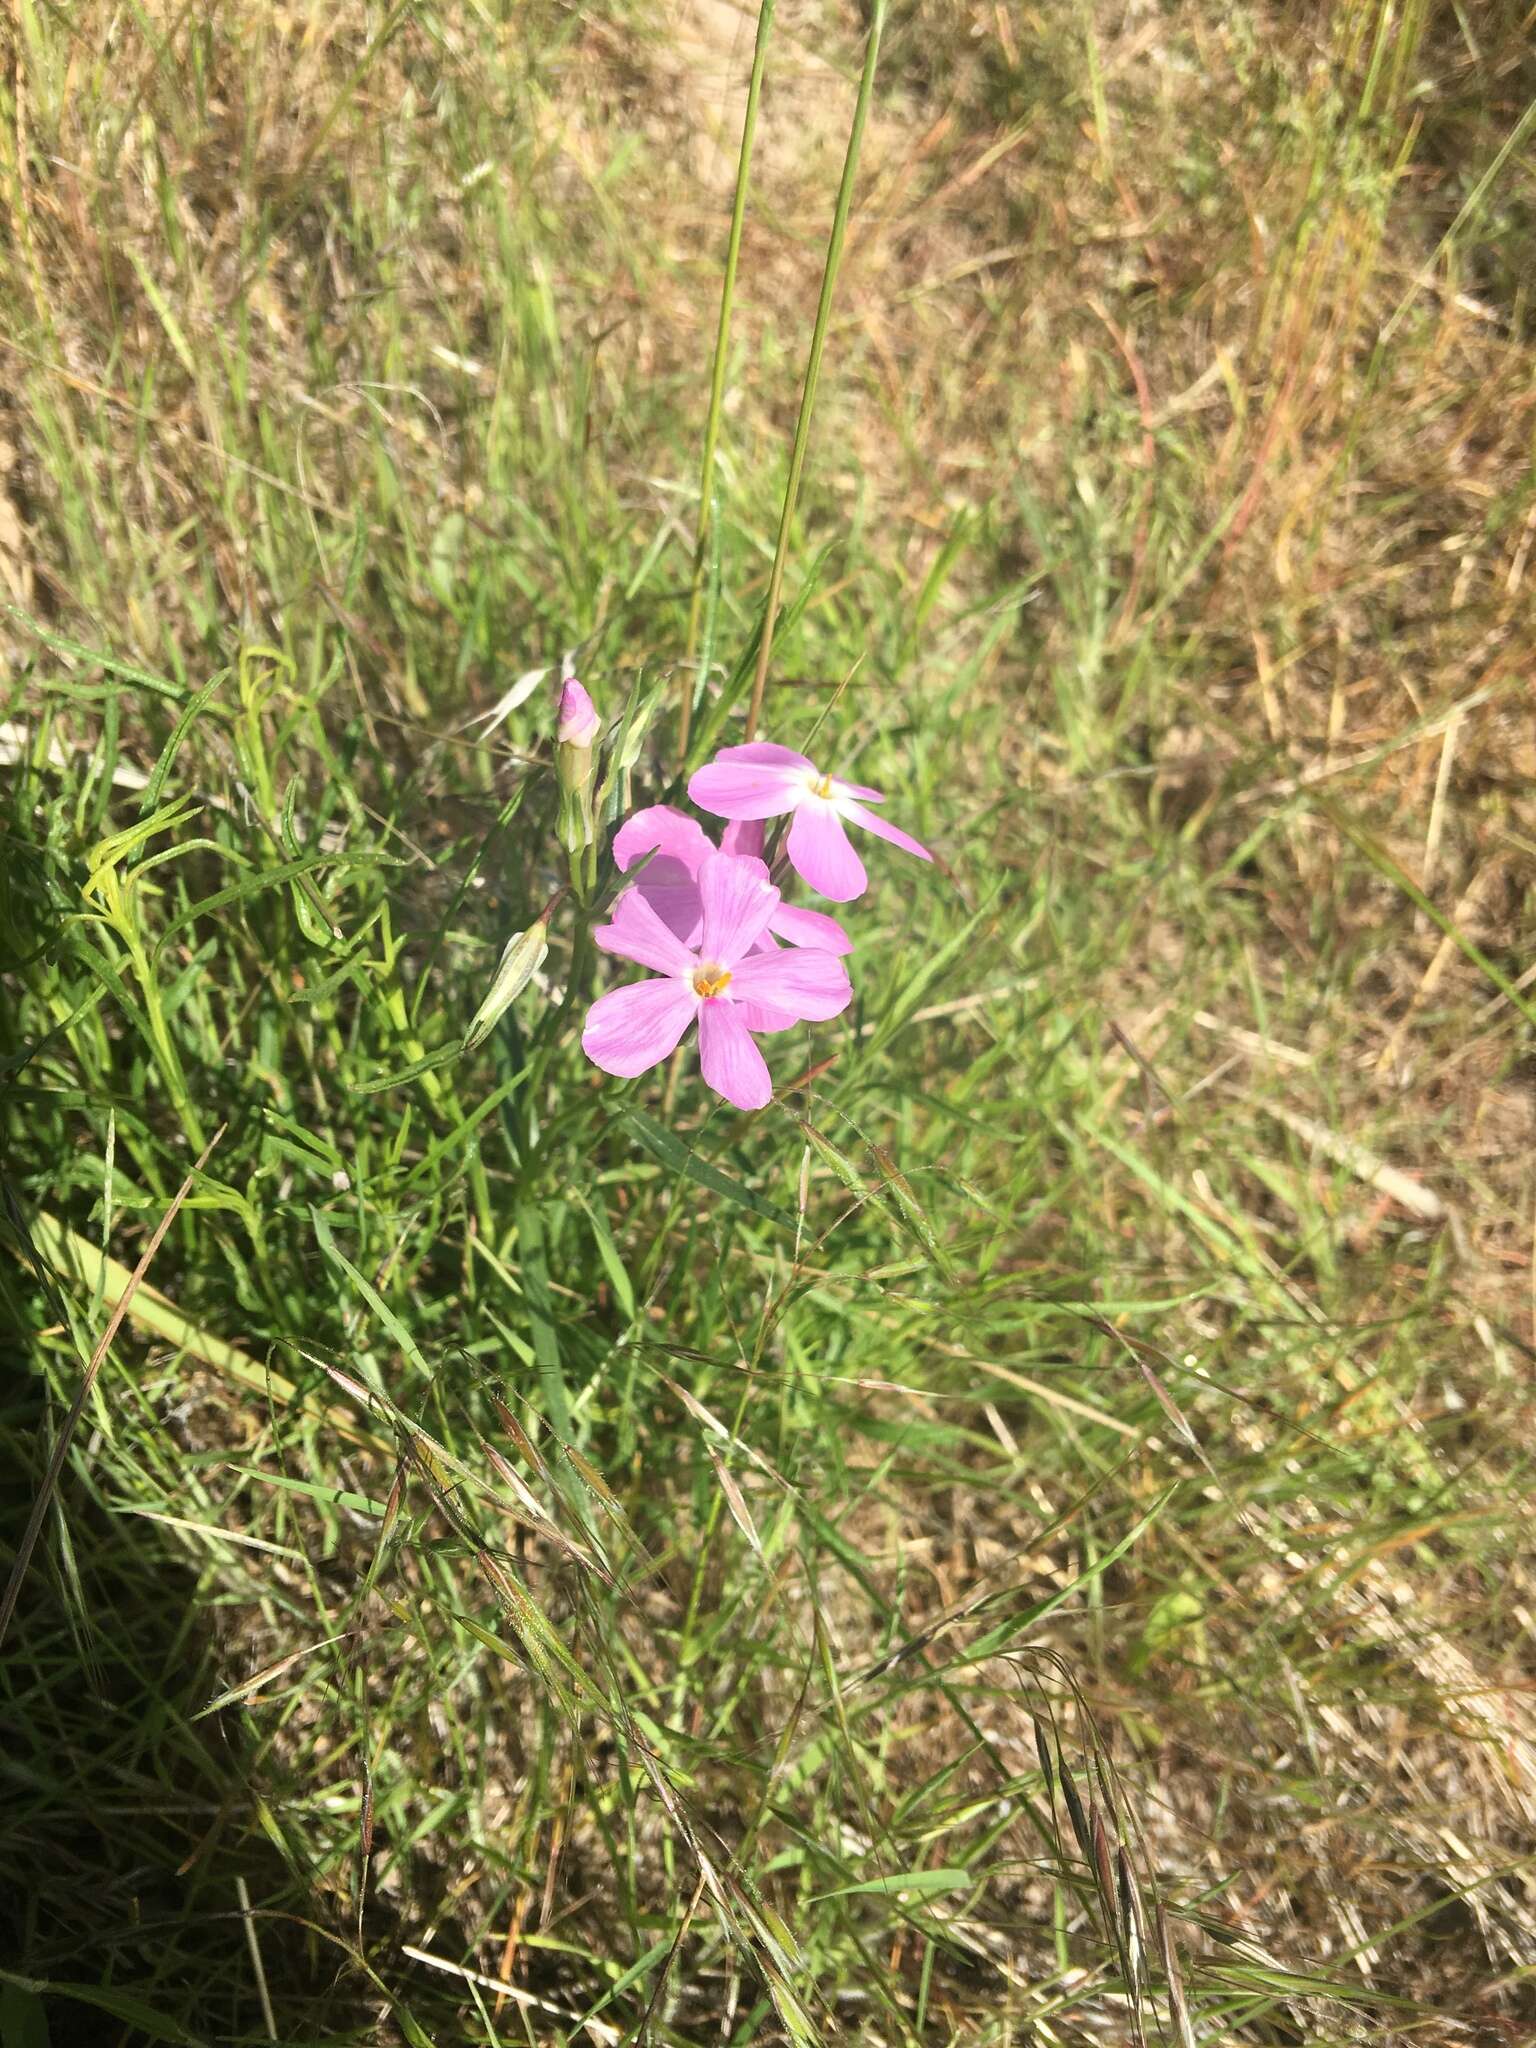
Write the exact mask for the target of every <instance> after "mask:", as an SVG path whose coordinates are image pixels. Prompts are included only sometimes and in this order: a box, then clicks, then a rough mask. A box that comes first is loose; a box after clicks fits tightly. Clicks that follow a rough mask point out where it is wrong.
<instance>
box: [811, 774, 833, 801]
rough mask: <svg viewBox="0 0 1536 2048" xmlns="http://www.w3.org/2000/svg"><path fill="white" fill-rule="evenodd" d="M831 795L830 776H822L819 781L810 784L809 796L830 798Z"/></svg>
mask: <svg viewBox="0 0 1536 2048" xmlns="http://www.w3.org/2000/svg"><path fill="white" fill-rule="evenodd" d="M831 794H832V778H831V776H830V775H823V776H822V777H821V779H820V780H819V781H815V782H812V784H811V795H812V796H830V795H831Z"/></svg>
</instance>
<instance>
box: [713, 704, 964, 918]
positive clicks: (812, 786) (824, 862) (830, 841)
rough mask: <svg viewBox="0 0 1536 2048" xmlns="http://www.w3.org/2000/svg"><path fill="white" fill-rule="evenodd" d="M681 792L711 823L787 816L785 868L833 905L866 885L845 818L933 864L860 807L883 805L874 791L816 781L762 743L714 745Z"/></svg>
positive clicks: (789, 754)
mask: <svg viewBox="0 0 1536 2048" xmlns="http://www.w3.org/2000/svg"><path fill="white" fill-rule="evenodd" d="M688 794H689V795H690V796H691V797H692V798H693V800H694V802H695V803H696V804H697V805H698V806H699V809H700V810H701V811H713V812H714V814H715V816H716V817H717V818H733V819H752V818H777V817H781V816H783V814H784V813H785V812H788V813H790V820H791V822H790V827H789V837H788V839H787V841H786V842H785V845H786V850H787V852H788V854H789V860H790V865H791V867H793V868H794V870H795V872H796V874H798V875H803V876H804V877H805V879H806V881H808V882H809V883H810V885H811V887H812V888H813V889H818V890H820V892H821V894H822V895H823V896H830V897H831V899H832V901H833V902H834V903H851V902H852V901H853V899H854V897H855V896H862V895H863V893H864V890H865V888H866V886H867V882H868V877H867V876H866V875H865V873H864V863H863V862H862V861H861V860H860V859H859V856H858V855H857V854H856V853H855V852H854V850H853V848H852V847H851V846H850V845H849V843H848V834H847V833H846V832H845V831H844V830H843V824H844V820H845V819H851V820H852V822H853V823H854V824H855V825H862V826H863V827H864V828H865V830H866V831H869V832H873V833H875V834H876V835H877V836H878V837H879V838H881V839H889V840H890V842H891V844H892V845H893V846H900V847H903V848H905V850H906V851H907V852H908V853H915V854H916V855H917V857H918V859H919V860H932V859H933V855H932V854H931V853H930V852H929V851H928V849H927V847H926V846H923V845H920V844H919V842H918V841H917V840H915V839H914V838H912V836H911V834H910V833H907V832H903V831H901V830H900V829H899V828H898V827H897V826H895V825H892V824H889V823H888V822H887V821H886V820H885V819H884V818H882V817H880V816H879V814H878V813H877V812H875V811H871V810H866V809H865V806H866V805H867V804H883V803H884V802H885V798H884V797H883V796H882V795H881V794H880V792H879V790H878V789H863V788H861V787H860V786H859V784H858V783H856V782H840V781H838V779H837V777H836V776H833V775H824V774H823V773H822V771H821V770H820V769H819V768H818V767H817V766H816V764H815V762H814V761H808V760H807V759H806V757H805V755H804V754H797V753H796V752H795V751H794V749H793V748H792V747H778V746H774V745H773V744H772V743H771V742H770V741H766V740H755V741H753V742H752V743H751V744H750V745H749V746H745V747H722V748H721V749H720V751H719V753H718V754H716V756H715V758H714V760H713V761H710V762H708V763H707V764H706V765H705V766H704V767H703V768H700V769H699V770H698V771H697V773H696V774H695V775H694V777H693V779H692V781H691V782H690V783H689V784H688Z"/></svg>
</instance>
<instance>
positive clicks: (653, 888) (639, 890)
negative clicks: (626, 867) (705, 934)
mask: <svg viewBox="0 0 1536 2048" xmlns="http://www.w3.org/2000/svg"><path fill="white" fill-rule="evenodd" d="M631 893H633V894H634V895H637V896H643V897H644V898H645V900H646V902H647V903H648V904H649V905H650V907H651V909H652V910H654V911H655V913H656V915H657V916H658V917H659V918H660V919H661V921H662V923H663V924H664V925H665V926H666V928H667V930H668V931H669V932H670V933H671V934H672V936H673V938H675V939H680V940H681V941H682V943H683V944H684V945H685V946H687V947H688V948H689V949H690V950H691V949H692V947H693V946H694V945H695V943H696V942H697V940H698V936H699V923H700V920H701V919H702V917H703V915H704V907H703V904H702V903H701V901H700V899H699V885H698V882H697V880H696V879H695V877H694V876H693V874H692V873H691V872H690V871H689V869H687V868H685V867H684V866H683V864H682V862H681V861H680V860H675V859H674V858H673V857H672V855H671V854H670V853H658V854H657V855H656V857H655V859H654V860H650V861H647V863H646V865H645V866H644V867H643V868H642V869H641V871H640V873H639V874H638V875H637V876H636V878H635V880H634V881H633V882H632V883H631V884H630V888H629V889H627V890H626V891H625V895H629V894H631ZM623 900H624V899H623V897H620V899H619V902H620V903H622V902H623ZM613 914H614V921H615V922H616V923H620V924H622V922H623V913H622V911H621V910H620V909H619V907H618V905H615V906H614V913H613Z"/></svg>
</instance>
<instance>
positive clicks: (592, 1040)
mask: <svg viewBox="0 0 1536 2048" xmlns="http://www.w3.org/2000/svg"><path fill="white" fill-rule="evenodd" d="M698 891H699V900H700V906H701V916H700V923H699V934H698V939H697V942H696V944H694V945H688V944H685V943H684V941H683V940H682V939H680V938H679V937H678V936H677V934H676V933H675V932H674V931H671V930H669V929H668V927H667V925H666V924H665V923H663V921H662V919H661V918H660V917H659V916H658V915H657V913H656V911H654V910H653V909H652V908H651V906H650V904H649V903H648V902H647V900H646V897H645V895H644V892H643V891H642V890H641V889H639V888H633V889H626V890H625V892H624V894H623V895H622V896H621V897H620V898H619V901H618V903H617V905H616V906H615V908H614V914H613V920H612V922H611V923H609V924H606V925H603V926H602V927H601V928H600V929H599V930H598V932H597V933H596V938H597V943H598V944H599V946H601V947H602V949H603V951H604V952H605V953H616V954H618V956H619V957H620V958H621V959H624V960H634V961H638V963H639V964H640V966H642V967H654V968H655V969H656V977H657V978H656V979H654V980H650V981H633V982H630V983H629V984H628V985H627V986H626V987H624V988H615V989H610V990H609V991H608V993H607V995H604V996H599V997H598V999H597V1001H596V1002H595V1003H594V1004H593V1005H592V1007H591V1009H590V1010H589V1011H588V1012H587V1021H586V1024H585V1025H584V1026H583V1029H582V1034H581V1043H582V1048H583V1050H584V1051H585V1053H586V1055H587V1057H588V1059H590V1060H591V1061H592V1063H593V1064H594V1066H599V1067H601V1068H602V1070H603V1072H604V1073H605V1074H620V1075H624V1076H629V1075H634V1074H643V1073H646V1072H647V1071H648V1070H649V1069H650V1068H652V1067H654V1066H656V1065H658V1064H659V1063H660V1062H661V1061H662V1060H664V1059H665V1058H666V1057H667V1055H668V1054H669V1053H670V1052H671V1051H672V1050H673V1048H674V1047H675V1046H676V1045H677V1044H678V1042H679V1041H680V1039H681V1038H682V1036H683V1033H684V1032H685V1031H686V1030H687V1029H688V1026H689V1025H690V1024H691V1023H692V1022H693V1021H694V1019H695V1018H697V1019H698V1024H699V1062H700V1065H701V1066H702V1068H703V1072H704V1079H705V1080H706V1081H707V1082H708V1083H709V1085H710V1087H711V1088H713V1089H714V1091H715V1093H716V1094H717V1095H723V1096H724V1097H725V1099H726V1101H727V1102H730V1103H734V1105H735V1106H736V1108H737V1109H761V1108H762V1107H763V1105H764V1103H765V1102H767V1101H768V1100H769V1099H770V1098H771V1097H772V1094H773V1082H772V1081H771V1080H770V1078H769V1075H768V1068H767V1066H766V1065H765V1064H764V1061H763V1056H762V1054H761V1053H760V1052H759V1051H758V1049H757V1046H756V1044H755V1043H754V1040H753V1033H754V1032H765V1031H783V1030H787V1029H788V1027H789V1026H790V1025H791V1024H795V1023H799V1022H801V1021H817V1022H819V1021H821V1020H823V1019H825V1018H828V1017H835V1016H837V1015H838V1013H839V1011H841V1010H845V1009H846V1008H847V1007H848V1005H849V1003H850V1002H851V1001H852V1000H853V991H852V989H851V988H850V987H849V985H848V970H847V968H846V967H844V965H843V963H842V962H841V960H838V959H835V958H834V957H833V955H832V954H830V953H824V952H821V951H819V950H818V949H816V948H814V947H810V946H804V947H799V946H796V947H786V948H779V947H775V948H773V950H772V951H770V952H766V953H756V952H754V951H753V950H752V949H753V947H754V946H755V945H756V944H757V942H758V940H759V939H760V938H761V937H762V935H763V933H764V932H765V931H766V930H767V929H768V923H769V920H770V919H771V918H772V916H773V914H774V912H775V911H776V910H777V908H778V905H779V892H778V890H777V889H775V888H774V886H773V884H772V883H771V882H770V881H769V880H768V879H767V877H766V874H765V873H764V870H763V866H762V863H761V862H760V861H755V860H744V859H741V858H739V857H737V856H736V855H733V854H729V853H714V852H711V853H709V854H708V855H707V856H706V857H705V858H704V860H703V861H701V862H700V864H699V870H698Z"/></svg>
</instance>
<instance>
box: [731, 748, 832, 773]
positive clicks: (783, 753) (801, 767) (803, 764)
mask: <svg viewBox="0 0 1536 2048" xmlns="http://www.w3.org/2000/svg"><path fill="white" fill-rule="evenodd" d="M715 759H716V760H717V761H745V762H747V763H748V764H749V765H750V766H752V767H755V768H792V769H793V770H794V772H795V774H797V775H814V774H815V773H816V763H815V762H814V761H812V760H810V759H809V758H808V757H807V756H806V755H804V754H797V753H796V752H795V750H794V748H793V747H781V746H780V745H779V744H778V742H777V741H776V740H748V741H747V742H746V744H745V745H744V746H739V747H721V748H720V750H719V751H718V753H717V754H716V755H715Z"/></svg>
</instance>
